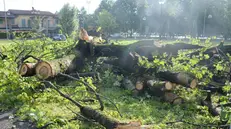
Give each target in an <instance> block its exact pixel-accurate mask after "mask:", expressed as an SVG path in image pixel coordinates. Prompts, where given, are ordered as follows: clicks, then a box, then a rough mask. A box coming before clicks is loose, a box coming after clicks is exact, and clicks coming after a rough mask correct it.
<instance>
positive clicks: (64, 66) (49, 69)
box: [35, 55, 78, 79]
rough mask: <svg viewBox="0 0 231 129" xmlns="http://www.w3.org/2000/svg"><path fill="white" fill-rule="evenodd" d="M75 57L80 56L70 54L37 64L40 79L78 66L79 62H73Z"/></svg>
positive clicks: (37, 73)
mask: <svg viewBox="0 0 231 129" xmlns="http://www.w3.org/2000/svg"><path fill="white" fill-rule="evenodd" d="M75 58H78V56H76V55H69V56H65V57H63V58H60V59H55V60H52V61H41V62H39V63H38V64H37V66H36V70H35V71H36V75H37V77H38V78H40V79H47V78H49V77H54V76H56V75H57V74H58V73H62V72H66V71H67V70H68V69H72V68H74V67H76V66H75V65H77V64H73V63H75V62H73V61H74V59H75Z"/></svg>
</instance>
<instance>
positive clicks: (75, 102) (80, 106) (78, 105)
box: [43, 81, 83, 108]
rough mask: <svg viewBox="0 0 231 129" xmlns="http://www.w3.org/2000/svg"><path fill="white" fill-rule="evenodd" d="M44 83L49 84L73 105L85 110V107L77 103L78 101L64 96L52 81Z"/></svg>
mask: <svg viewBox="0 0 231 129" xmlns="http://www.w3.org/2000/svg"><path fill="white" fill-rule="evenodd" d="M43 82H44V83H48V84H49V85H50V86H51V87H52V88H54V89H55V90H56V91H57V92H58V93H59V94H60V95H61V96H63V97H64V98H66V99H68V100H70V101H71V102H72V103H74V104H75V105H76V106H77V107H79V108H83V106H82V105H81V104H80V103H79V102H77V101H75V100H73V99H72V98H70V97H69V96H67V95H65V94H63V93H62V92H61V91H60V90H59V89H58V88H57V87H56V86H55V85H54V84H53V83H51V82H50V81H43Z"/></svg>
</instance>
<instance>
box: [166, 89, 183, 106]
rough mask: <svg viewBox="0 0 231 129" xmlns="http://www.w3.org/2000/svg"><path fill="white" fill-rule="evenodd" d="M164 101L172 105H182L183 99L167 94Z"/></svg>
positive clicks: (170, 93)
mask: <svg viewBox="0 0 231 129" xmlns="http://www.w3.org/2000/svg"><path fill="white" fill-rule="evenodd" d="M164 100H165V101H167V102H170V103H172V104H182V103H183V99H182V98H181V97H179V96H178V95H176V94H174V93H172V92H165V94H164Z"/></svg>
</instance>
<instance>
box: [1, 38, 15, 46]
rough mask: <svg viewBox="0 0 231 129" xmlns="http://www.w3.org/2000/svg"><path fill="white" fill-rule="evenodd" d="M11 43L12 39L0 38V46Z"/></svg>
mask: <svg viewBox="0 0 231 129" xmlns="http://www.w3.org/2000/svg"><path fill="white" fill-rule="evenodd" d="M11 43H13V41H12V40H6V39H0V46H7V45H10V44H11Z"/></svg>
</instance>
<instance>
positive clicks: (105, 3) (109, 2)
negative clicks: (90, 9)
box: [95, 0, 114, 15]
mask: <svg viewBox="0 0 231 129" xmlns="http://www.w3.org/2000/svg"><path fill="white" fill-rule="evenodd" d="M113 4H114V1H113V0H102V1H101V3H100V4H99V7H98V8H97V9H96V10H95V14H96V15H98V14H99V13H100V12H102V11H103V10H106V11H108V12H109V13H111V11H112V6H113Z"/></svg>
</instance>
